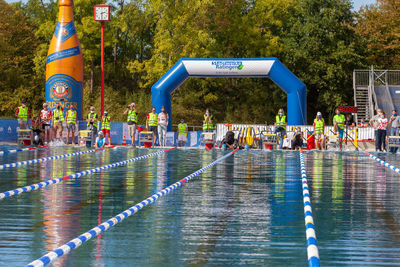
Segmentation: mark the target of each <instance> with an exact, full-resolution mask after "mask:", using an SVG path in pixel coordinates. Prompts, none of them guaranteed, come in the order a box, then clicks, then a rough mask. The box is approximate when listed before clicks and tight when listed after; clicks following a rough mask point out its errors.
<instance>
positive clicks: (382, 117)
mask: <svg viewBox="0 0 400 267" xmlns="http://www.w3.org/2000/svg"><path fill="white" fill-rule="evenodd" d="M369 125H370V126H371V127H372V128H374V129H375V150H376V151H387V149H386V137H387V128H388V126H389V125H390V136H398V135H399V128H400V116H399V115H398V114H397V111H396V110H395V109H394V110H392V114H391V116H390V118H388V117H387V116H386V114H385V112H383V110H382V109H378V110H377V114H376V115H375V116H373V117H372V118H371V120H370V121H369ZM390 152H392V153H396V152H397V147H392V148H391V151H390Z"/></svg>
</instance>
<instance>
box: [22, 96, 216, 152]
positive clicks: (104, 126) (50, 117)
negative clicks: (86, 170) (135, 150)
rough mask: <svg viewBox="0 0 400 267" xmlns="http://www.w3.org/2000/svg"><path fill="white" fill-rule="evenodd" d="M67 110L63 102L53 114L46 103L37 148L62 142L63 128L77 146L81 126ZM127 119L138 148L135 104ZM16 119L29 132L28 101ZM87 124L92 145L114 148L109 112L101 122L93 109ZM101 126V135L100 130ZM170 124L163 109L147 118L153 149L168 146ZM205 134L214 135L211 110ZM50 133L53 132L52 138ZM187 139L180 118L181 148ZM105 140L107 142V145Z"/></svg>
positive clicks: (36, 125)
mask: <svg viewBox="0 0 400 267" xmlns="http://www.w3.org/2000/svg"><path fill="white" fill-rule="evenodd" d="M62 101H63V100H62ZM64 106H65V105H64V102H63V104H61V103H57V104H56V108H55V109H54V111H51V110H49V109H48V107H47V103H44V104H43V110H42V111H41V112H40V115H38V116H36V117H34V118H33V119H32V126H31V129H32V131H33V132H34V133H35V136H37V137H35V139H34V142H35V144H46V143H49V142H51V141H53V140H60V141H61V140H62V136H63V135H62V134H63V129H64V127H65V128H66V129H67V136H66V138H67V139H66V141H67V144H72V143H74V144H75V131H76V129H77V123H78V120H77V112H76V109H75V106H74V104H72V103H71V104H70V108H69V110H68V111H67V112H66V114H65V116H64ZM124 115H127V124H128V132H129V136H130V138H131V142H132V146H133V147H135V135H136V129H137V124H138V110H137V109H136V106H135V103H131V104H129V105H128V106H127V107H126V110H125V111H124ZM15 116H16V117H17V119H18V124H19V128H20V129H29V123H28V121H29V111H28V108H27V107H26V102H25V101H22V102H21V106H19V107H18V108H17V110H16V112H15ZM85 120H86V123H87V124H86V126H87V130H88V131H90V132H91V141H92V144H95V146H96V147H104V146H105V145H106V144H111V132H110V131H111V117H110V115H109V113H108V111H104V114H102V116H101V118H100V117H99V116H98V114H97V113H96V112H95V107H93V106H91V107H90V110H89V112H88V114H87V116H86V117H85ZM99 122H100V123H101V129H100V131H99V129H98V128H99ZM168 122H169V116H168V113H167V112H166V109H165V107H164V106H163V107H161V112H160V113H156V108H155V107H153V108H152V111H151V112H150V113H149V114H148V115H147V119H146V129H147V130H148V131H151V132H153V134H154V138H153V145H154V144H156V143H157V142H158V144H159V146H166V135H167V127H168ZM203 130H204V131H213V115H212V114H211V113H210V110H209V109H206V112H205V114H204V120H203ZM51 131H53V135H52V134H51ZM96 135H97V137H96ZM70 136H71V139H70ZM95 137H96V139H95ZM187 137H188V126H187V124H186V123H185V121H184V119H183V118H181V119H180V123H179V124H178V144H179V146H185V144H186V142H187ZM105 139H108V142H106V140H105Z"/></svg>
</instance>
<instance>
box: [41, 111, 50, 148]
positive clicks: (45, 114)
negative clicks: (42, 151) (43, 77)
mask: <svg viewBox="0 0 400 267" xmlns="http://www.w3.org/2000/svg"><path fill="white" fill-rule="evenodd" d="M52 117H53V112H51V110H49V109H48V108H47V103H43V109H42V111H40V118H41V119H42V122H43V131H44V134H43V136H44V143H45V144H47V143H48V142H50V141H51V136H50V125H51V124H50V121H51V119H52Z"/></svg>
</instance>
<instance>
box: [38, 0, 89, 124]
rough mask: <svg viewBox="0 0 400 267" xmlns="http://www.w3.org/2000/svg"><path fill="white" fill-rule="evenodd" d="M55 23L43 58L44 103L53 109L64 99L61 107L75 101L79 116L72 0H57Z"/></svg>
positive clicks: (79, 68) (78, 52) (79, 64)
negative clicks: (57, 12)
mask: <svg viewBox="0 0 400 267" xmlns="http://www.w3.org/2000/svg"><path fill="white" fill-rule="evenodd" d="M58 6H59V14H58V21H57V26H56V29H55V31H54V35H53V38H52V39H51V42H50V47H49V51H48V53H47V60H46V102H47V104H48V107H49V108H50V109H51V110H53V109H54V108H55V107H56V104H57V103H61V104H62V103H63V101H65V102H64V103H65V105H64V109H65V110H68V109H69V108H70V105H71V104H72V103H73V104H75V107H76V111H77V117H78V119H82V92H83V88H82V87H83V56H82V49H81V44H80V43H79V39H78V36H77V34H76V30H75V24H74V14H73V7H74V2H73V0H59V2H58Z"/></svg>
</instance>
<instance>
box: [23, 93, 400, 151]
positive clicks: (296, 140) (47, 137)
mask: <svg viewBox="0 0 400 267" xmlns="http://www.w3.org/2000/svg"><path fill="white" fill-rule="evenodd" d="M63 106H64V105H62V104H61V103H57V104H56V108H55V109H54V111H51V110H49V109H48V106H47V103H44V104H43V109H42V110H41V111H40V114H39V115H38V116H35V117H34V118H33V119H32V126H31V129H32V131H33V132H34V133H35V135H36V136H37V137H35V139H34V142H35V144H46V143H49V142H50V141H52V140H53V139H54V140H62V133H63V129H64V127H65V128H66V129H67V143H68V144H71V143H74V139H75V138H74V135H75V131H76V129H77V122H78V121H77V112H76V109H75V106H74V104H72V103H71V104H70V108H69V110H68V111H67V112H66V114H65V116H64V108H63ZM124 115H127V124H128V132H129V136H130V138H131V142H132V146H133V147H135V135H136V128H137V124H138V110H137V109H136V106H135V103H131V104H130V105H128V106H127V107H126V110H125V111H124ZM15 116H16V117H17V119H18V124H19V128H20V129H28V128H29V124H28V121H29V110H28V108H27V107H26V103H25V101H22V102H21V106H19V107H18V108H17V110H16V112H15ZM86 122H87V130H89V131H91V136H92V144H93V143H94V144H95V146H96V147H103V146H104V145H106V144H111V132H110V131H111V117H110V115H109V113H108V112H107V111H104V114H102V116H101V118H99V116H98V115H97V113H96V112H95V108H94V107H93V106H92V107H90V111H89V112H88V114H87V116H86ZM99 122H101V129H100V131H98V126H99ZM168 123H169V116H168V113H167V112H166V109H165V107H164V106H163V107H161V112H160V113H157V112H156V108H155V107H153V108H152V111H151V112H150V113H149V114H148V115H147V119H146V129H147V130H148V131H151V132H153V134H154V138H153V145H154V144H156V143H157V141H158V144H159V146H166V134H167V127H168ZM333 125H334V134H335V135H336V134H337V135H338V141H339V147H340V150H342V143H343V137H344V132H345V128H346V127H355V123H354V121H353V119H352V116H351V115H350V114H348V115H347V116H345V115H344V114H341V112H340V110H339V109H336V114H335V116H334V117H333ZM366 125H367V124H366V123H365V122H364V121H361V124H360V125H359V127H365V126H366ZM369 125H370V126H371V127H372V128H374V129H376V132H375V148H376V151H383V150H385V151H386V136H387V127H388V125H390V126H391V129H390V135H391V136H397V135H399V128H400V116H398V115H397V111H396V110H393V111H392V114H391V117H390V118H387V117H386V114H385V113H384V112H383V111H382V109H378V110H377V115H375V116H374V117H373V118H372V119H371V120H370V121H369ZM286 126H287V120H286V115H285V113H284V111H283V109H279V111H278V114H277V115H276V117H275V133H276V134H277V135H278V136H279V137H280V138H279V146H280V148H282V146H283V140H284V137H285V136H286ZM213 129H214V127H213V115H212V114H211V113H210V110H209V109H208V108H207V109H206V111H205V114H204V115H203V131H205V132H212V131H213ZM51 131H52V132H53V135H52V134H51ZM324 133H325V120H324V118H322V114H321V112H318V113H317V115H316V117H315V119H314V122H313V133H312V135H313V136H314V140H315V145H316V148H317V149H320V150H321V149H324V148H325V135H324ZM177 134H178V145H179V146H185V144H186V142H187V136H188V126H187V124H186V123H185V121H184V119H183V118H181V119H180V123H179V124H178V132H177ZM96 135H98V136H97V137H96V139H95V136H96ZM70 136H71V141H70ZM53 137H54V138H53ZM106 139H108V142H106V141H105V140H106ZM231 139H232V138H231ZM303 140H304V137H303V133H302V131H301V129H300V127H298V128H296V130H295V132H294V134H293V137H292V138H291V140H290V142H291V147H292V148H293V149H299V148H301V147H302V146H303ZM227 144H229V146H234V143H233V142H232V140H230V139H229V142H227ZM392 150H393V151H391V152H396V149H395V148H393V149H392Z"/></svg>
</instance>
